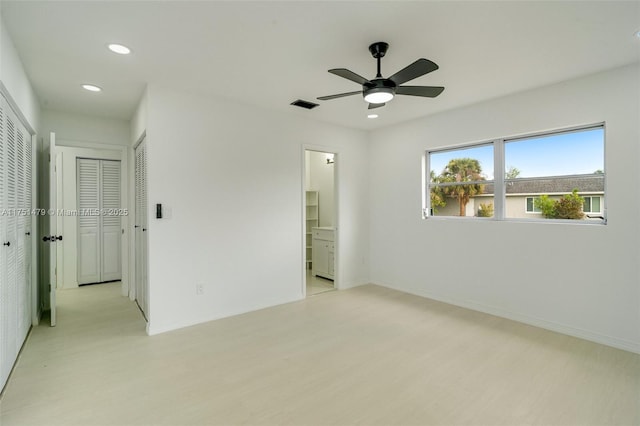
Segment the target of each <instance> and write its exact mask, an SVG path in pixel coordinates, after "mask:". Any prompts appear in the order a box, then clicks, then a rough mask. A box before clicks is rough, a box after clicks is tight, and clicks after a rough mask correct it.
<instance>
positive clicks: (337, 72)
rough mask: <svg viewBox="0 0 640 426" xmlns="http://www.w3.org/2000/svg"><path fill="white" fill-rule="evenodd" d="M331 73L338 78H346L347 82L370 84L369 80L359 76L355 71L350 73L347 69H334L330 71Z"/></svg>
mask: <svg viewBox="0 0 640 426" xmlns="http://www.w3.org/2000/svg"><path fill="white" fill-rule="evenodd" d="M329 72H330V73H331V74H335V75H337V76H340V77H342V78H346V79H347V80H351V81H354V82H356V83H358V84H365V83H368V82H369V80H367V79H366V78H364V77H362V76H359V75H358V74H356V73H355V72H353V71H349V70H348V69H346V68H334V69H332V70H329Z"/></svg>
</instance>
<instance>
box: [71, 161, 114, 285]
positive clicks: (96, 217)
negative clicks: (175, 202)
mask: <svg viewBox="0 0 640 426" xmlns="http://www.w3.org/2000/svg"><path fill="white" fill-rule="evenodd" d="M77 162H78V164H77V179H78V184H77V188H78V210H79V215H78V284H88V283H98V282H103V281H112V280H119V279H120V278H121V277H122V272H121V271H122V268H121V260H120V249H121V247H120V238H121V233H122V231H121V227H120V214H119V210H120V162H119V161H110V160H95V159H86V158H79V159H78V160H77Z"/></svg>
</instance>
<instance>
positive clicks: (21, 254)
mask: <svg viewBox="0 0 640 426" xmlns="http://www.w3.org/2000/svg"><path fill="white" fill-rule="evenodd" d="M26 139H27V135H26V134H25V132H23V131H22V129H21V128H19V127H18V128H16V160H17V161H16V207H17V209H18V212H19V214H18V215H17V216H16V296H17V300H18V303H17V310H18V312H17V321H18V323H17V324H16V326H17V329H16V333H17V339H18V341H20V342H22V341H23V340H24V338H25V337H26V335H27V331H28V330H29V322H30V321H29V320H30V318H25V313H26V311H27V309H25V308H26V307H28V306H29V304H30V301H29V300H28V299H27V288H26V260H27V259H26V250H25V242H26V238H25V237H26V235H25V234H26V232H27V230H26V223H27V219H28V218H29V216H28V215H27V214H26V211H27V210H26V208H27V205H26V202H25V199H26V187H25V186H26V180H25V177H26V176H25V150H26V149H27V147H26V144H27V141H26Z"/></svg>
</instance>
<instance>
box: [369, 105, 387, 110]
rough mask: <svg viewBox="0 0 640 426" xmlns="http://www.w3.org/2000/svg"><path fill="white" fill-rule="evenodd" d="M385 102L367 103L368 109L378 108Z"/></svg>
mask: <svg viewBox="0 0 640 426" xmlns="http://www.w3.org/2000/svg"><path fill="white" fill-rule="evenodd" d="M385 105H386V104H369V108H368V109H374V108H380V107H383V106H385Z"/></svg>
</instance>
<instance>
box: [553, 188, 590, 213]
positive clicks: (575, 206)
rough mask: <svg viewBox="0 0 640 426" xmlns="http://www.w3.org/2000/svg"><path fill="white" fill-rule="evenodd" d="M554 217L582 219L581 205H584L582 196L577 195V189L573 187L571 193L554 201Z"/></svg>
mask: <svg viewBox="0 0 640 426" xmlns="http://www.w3.org/2000/svg"><path fill="white" fill-rule="evenodd" d="M555 204H556V206H555V209H556V217H557V218H558V219H582V218H584V213H583V212H582V206H583V205H584V198H582V197H581V196H579V195H578V190H577V189H574V190H573V192H571V194H567V195H564V196H563V197H562V198H560V199H559V200H558V201H556V203H555Z"/></svg>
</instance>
